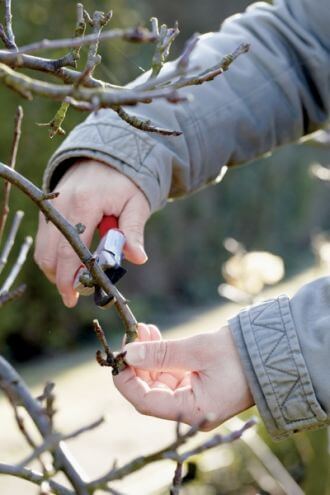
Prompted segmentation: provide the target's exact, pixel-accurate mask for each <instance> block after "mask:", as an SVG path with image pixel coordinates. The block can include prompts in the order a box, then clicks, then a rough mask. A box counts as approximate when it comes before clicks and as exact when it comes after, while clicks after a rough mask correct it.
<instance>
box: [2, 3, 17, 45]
mask: <svg viewBox="0 0 330 495" xmlns="http://www.w3.org/2000/svg"><path fill="white" fill-rule="evenodd" d="M12 22H13V16H12V13H11V0H5V29H6V35H7V39H8V42H9V46H10V48H12V49H13V50H17V45H16V42H15V35H14V31H13V25H12Z"/></svg>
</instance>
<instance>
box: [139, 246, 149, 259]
mask: <svg viewBox="0 0 330 495" xmlns="http://www.w3.org/2000/svg"><path fill="white" fill-rule="evenodd" d="M138 250H139V251H140V253H141V261H143V263H145V262H146V261H148V256H147V253H146V252H145V250H144V247H143V246H141V244H139V245H138Z"/></svg>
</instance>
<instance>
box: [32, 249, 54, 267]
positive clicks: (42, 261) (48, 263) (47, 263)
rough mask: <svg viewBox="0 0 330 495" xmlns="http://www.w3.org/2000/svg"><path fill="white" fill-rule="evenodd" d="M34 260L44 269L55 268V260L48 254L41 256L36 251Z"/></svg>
mask: <svg viewBox="0 0 330 495" xmlns="http://www.w3.org/2000/svg"><path fill="white" fill-rule="evenodd" d="M33 258H34V261H35V262H36V264H37V265H38V266H39V268H40V269H41V270H42V271H52V270H53V269H54V260H53V259H52V258H50V257H47V256H41V255H40V254H39V253H37V252H35V253H34V256H33Z"/></svg>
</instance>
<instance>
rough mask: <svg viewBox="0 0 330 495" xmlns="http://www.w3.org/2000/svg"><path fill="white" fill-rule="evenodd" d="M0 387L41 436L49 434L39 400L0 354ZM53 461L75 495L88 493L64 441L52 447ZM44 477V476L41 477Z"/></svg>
mask: <svg viewBox="0 0 330 495" xmlns="http://www.w3.org/2000/svg"><path fill="white" fill-rule="evenodd" d="M0 387H1V388H2V390H3V391H4V392H5V394H6V395H8V394H10V395H11V396H12V397H14V398H15V401H16V403H17V404H20V405H21V406H23V407H24V408H25V410H26V411H27V413H28V414H29V416H30V417H31V419H32V420H33V422H34V424H35V425H36V427H37V429H38V431H39V432H40V434H41V436H42V437H43V438H46V437H47V436H48V435H50V434H51V423H50V420H49V418H48V417H47V415H46V414H45V412H44V409H43V407H42V405H41V404H40V402H38V401H37V400H36V399H34V398H33V397H32V395H31V393H30V391H29V390H28V388H27V386H26V385H25V383H24V382H23V380H22V378H21V377H20V376H19V374H18V373H17V372H16V371H15V370H14V369H13V368H12V366H11V365H10V364H9V363H8V362H7V361H6V360H5V359H4V358H3V357H1V356H0ZM53 456H54V462H55V466H56V468H57V469H61V470H62V471H63V472H64V473H65V475H66V476H67V478H68V479H69V480H70V482H71V483H72V486H73V487H74V489H75V493H76V494H77V495H88V491H87V489H86V482H85V480H84V479H83V476H82V474H81V473H80V468H78V467H77V466H76V465H75V463H74V462H73V460H72V458H71V456H70V454H69V452H68V451H67V448H66V445H65V444H64V442H61V443H60V444H59V445H58V447H56V448H55V449H54V454H53ZM43 479H44V478H43Z"/></svg>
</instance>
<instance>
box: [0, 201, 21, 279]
mask: <svg viewBox="0 0 330 495" xmlns="http://www.w3.org/2000/svg"><path fill="white" fill-rule="evenodd" d="M23 217H24V212H23V211H21V210H19V211H17V212H16V213H15V216H14V220H13V223H12V226H11V229H10V232H9V234H8V237H7V240H6V243H5V245H4V248H3V250H2V253H1V255H0V273H1V272H2V270H3V268H4V267H5V265H6V263H7V261H8V256H9V255H10V252H11V250H12V247H13V245H14V243H15V239H16V235H17V232H18V229H19V226H20V225H21V222H22V219H23Z"/></svg>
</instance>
